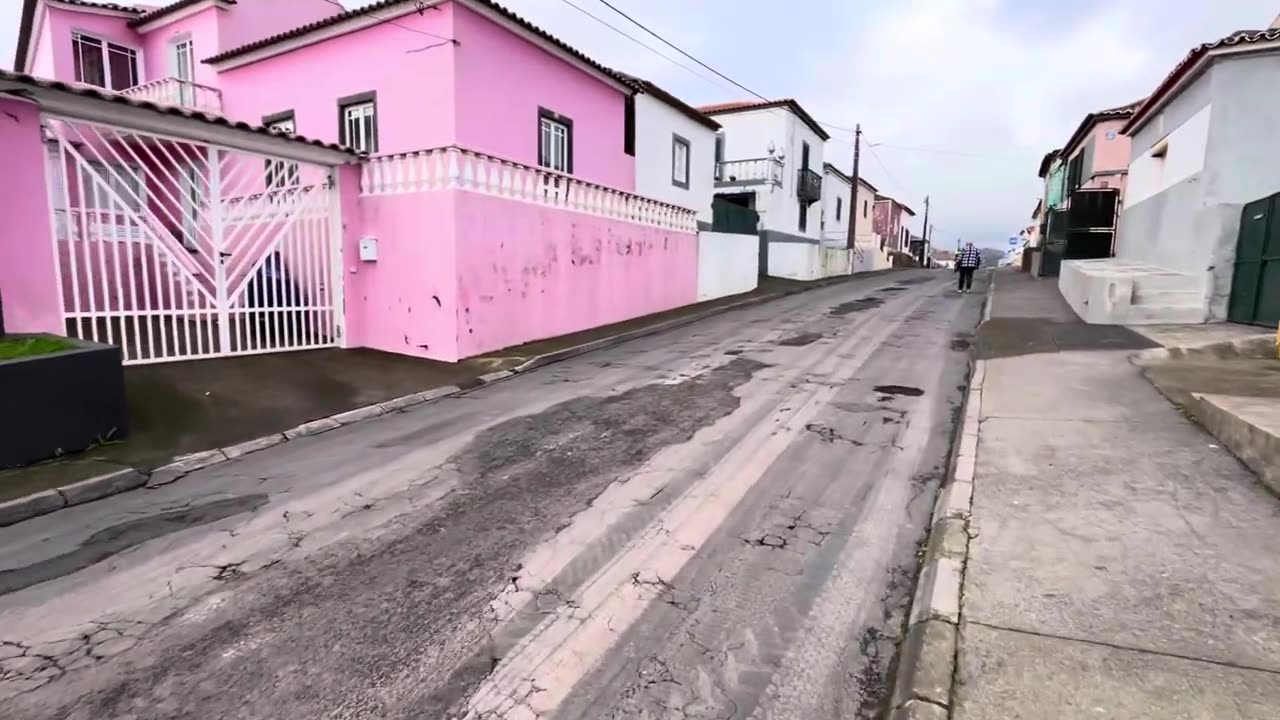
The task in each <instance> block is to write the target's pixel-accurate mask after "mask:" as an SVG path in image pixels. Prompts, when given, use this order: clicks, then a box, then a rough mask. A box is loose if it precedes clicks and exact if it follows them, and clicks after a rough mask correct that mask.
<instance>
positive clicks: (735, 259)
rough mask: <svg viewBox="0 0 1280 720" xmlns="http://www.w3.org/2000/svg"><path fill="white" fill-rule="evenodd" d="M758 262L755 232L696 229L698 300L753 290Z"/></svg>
mask: <svg viewBox="0 0 1280 720" xmlns="http://www.w3.org/2000/svg"><path fill="white" fill-rule="evenodd" d="M759 263H760V238H759V236H757V235H740V234H733V233H715V232H700V233H698V302H702V301H703V300H714V299H715V298H719V297H725V296H728V295H738V294H740V293H745V292H751V291H752V290H755V289H756V285H757V283H758V282H759V278H760V265H759Z"/></svg>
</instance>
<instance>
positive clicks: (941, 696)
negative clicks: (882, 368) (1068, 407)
mask: <svg viewBox="0 0 1280 720" xmlns="http://www.w3.org/2000/svg"><path fill="white" fill-rule="evenodd" d="M994 287H995V277H994V275H993V276H992V280H991V287H990V289H989V290H988V294H987V298H986V304H985V306H984V307H983V322H985V321H987V320H989V319H990V318H991V303H992V297H993V295H994ZM971 368H972V369H971V371H970V380H969V389H968V392H967V393H966V395H965V400H964V405H963V407H962V410H961V417H962V420H961V425H960V429H959V434H958V436H957V438H956V443H955V451H954V455H953V458H952V462H951V476H950V477H949V478H948V481H947V483H946V485H945V486H944V487H943V488H942V490H941V492H939V493H938V500H937V502H936V503H935V504H934V508H933V516H932V520H931V525H930V530H929V540H928V543H927V544H926V545H925V550H924V557H923V558H922V560H921V567H920V578H919V581H918V583H917V585H916V592H915V595H914V597H913V598H912V601H911V613H910V615H909V616H908V620H907V634H906V637H905V638H904V640H903V642H902V646H901V648H900V650H899V655H898V665H897V673H896V677H895V678H894V685H893V694H892V696H891V698H890V706H889V707H890V714H889V717H890V718H891V720H934V719H935V718H936V719H943V718H947V717H949V716H950V714H951V709H952V700H953V694H954V692H955V683H956V668H957V663H958V653H959V643H960V620H961V617H962V614H963V591H964V573H965V567H966V564H967V562H968V558H969V541H970V534H969V520H970V517H971V514H972V510H973V484H974V478H975V474H976V471H977V460H978V439H979V427H980V422H981V418H982V387H983V383H985V382H986V376H987V365H986V361H985V360H974V361H973V363H972V365H971Z"/></svg>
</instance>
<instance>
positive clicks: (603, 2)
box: [599, 0, 769, 102]
mask: <svg viewBox="0 0 1280 720" xmlns="http://www.w3.org/2000/svg"><path fill="white" fill-rule="evenodd" d="M599 2H600V4H601V5H604V6H605V7H607V8H609V9H610V10H612V11H614V12H616V13H618V14H619V15H621V16H622V17H624V18H626V19H627V20H628V21H630V22H631V24H632V25H635V26H636V27H638V28H640V29H641V30H643V31H645V32H647V33H649V34H650V35H652V36H654V37H655V38H657V39H659V40H661V41H662V42H663V43H664V44H665V45H667V46H668V47H670V48H671V49H672V50H675V51H676V52H678V53H680V54H681V55H683V56H685V57H687V58H689V59H690V60H692V61H694V62H696V63H698V64H699V65H701V66H702V67H704V68H706V69H707V70H710V71H711V72H713V73H715V74H716V75H719V76H720V77H721V78H724V79H725V80H727V81H729V82H730V83H732V84H733V85H734V86H736V87H738V88H740V89H741V90H743V91H745V92H747V93H748V94H751V95H755V96H756V97H758V98H760V99H761V100H763V101H764V102H769V98H767V97H765V96H763V95H761V94H760V93H758V92H756V91H754V90H752V89H751V88H748V87H747V86H746V85H743V84H742V83H740V82H738V81H737V80H734V79H733V78H731V77H729V76H728V75H725V74H724V73H722V72H720V71H719V70H716V69H715V68H713V67H711V66H710V65H708V64H706V63H704V62H702V61H701V60H699V59H698V58H696V57H694V56H692V55H690V54H689V53H687V52H685V51H684V50H682V49H680V47H679V46H677V45H676V44H675V43H673V42H671V41H670V40H668V39H666V38H664V37H662V36H661V35H659V34H658V33H656V32H654V31H652V30H650V29H649V28H648V27H646V26H645V25H644V24H643V23H641V22H640V21H638V20H636V19H635V18H633V17H631V16H630V15H628V14H626V13H625V12H623V11H621V10H619V9H618V8H617V7H616V6H615V5H614V4H613V3H611V2H609V0H599Z"/></svg>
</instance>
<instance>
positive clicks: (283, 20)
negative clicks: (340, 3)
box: [196, 0, 341, 60]
mask: <svg viewBox="0 0 1280 720" xmlns="http://www.w3.org/2000/svg"><path fill="white" fill-rule="evenodd" d="M339 12H341V10H340V9H338V8H337V7H335V6H334V4H333V3H331V2H327V0H239V2H237V3H236V5H235V6H234V7H232V8H231V9H230V10H229V11H227V12H225V13H223V17H222V23H221V24H222V30H221V32H222V46H221V47H220V48H219V49H218V51H223V50H231V49H232V48H237V47H240V46H241V45H247V44H249V43H251V42H253V41H254V40H260V39H262V38H265V37H270V36H271V35H276V34H278V33H282V32H284V31H286V30H292V29H293V28H296V27H299V26H301V25H306V24H307V23H311V22H315V21H316V20H321V19H323V18H327V17H329V16H330V15H334V14H337V13H339ZM215 52H217V51H212V52H209V53H208V54H206V55H197V56H196V59H197V60H203V59H204V58H206V57H210V56H212V55H214V54H215Z"/></svg>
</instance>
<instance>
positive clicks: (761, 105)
mask: <svg viewBox="0 0 1280 720" xmlns="http://www.w3.org/2000/svg"><path fill="white" fill-rule="evenodd" d="M773 108H786V109H788V110H790V111H791V112H793V113H795V114H796V116H797V117H799V118H800V119H801V120H803V121H804V124H805V125H808V126H809V129H810V130H813V131H814V132H815V133H817V135H818V137H820V138H822V139H823V140H830V139H831V136H830V135H829V134H827V131H826V130H823V129H822V125H821V124H819V123H818V121H817V120H815V119H813V116H812V115H810V114H809V113H807V112H805V109H804V108H802V107H800V103H798V102H796V101H795V100H792V99H791V98H783V99H781V100H738V101H735V102H724V103H716V104H714V105H703V106H702V107H700V108H698V110H699V111H701V112H703V113H706V114H707V115H727V114H729V113H736V112H749V111H751V110H770V109H773Z"/></svg>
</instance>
